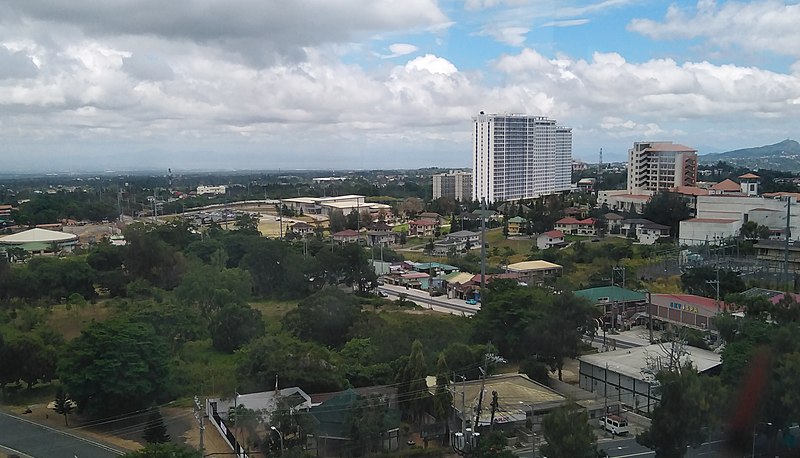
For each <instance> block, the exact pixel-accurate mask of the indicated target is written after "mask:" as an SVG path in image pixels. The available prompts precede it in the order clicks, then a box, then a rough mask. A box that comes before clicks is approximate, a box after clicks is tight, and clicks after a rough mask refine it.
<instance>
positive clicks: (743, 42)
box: [628, 0, 800, 57]
mask: <svg viewBox="0 0 800 458" xmlns="http://www.w3.org/2000/svg"><path fill="white" fill-rule="evenodd" d="M798 23H800V4H786V3H785V2H783V1H778V0H757V1H752V2H747V3H742V2H735V1H728V2H724V3H723V4H722V5H717V2H715V1H714V0H700V1H698V2H697V5H696V7H695V8H694V9H693V10H692V9H683V8H680V7H678V6H676V5H672V6H670V7H669V9H668V10H667V14H666V16H665V18H664V21H663V22H659V21H654V20H651V19H634V20H633V21H631V23H630V24H629V25H628V29H629V30H631V31H633V32H637V33H640V34H642V35H644V36H647V37H650V38H653V39H656V40H687V39H692V38H697V37H704V38H705V39H706V40H708V41H709V42H710V43H712V44H714V45H716V46H719V47H723V48H727V47H732V46H735V47H738V48H742V49H745V50H748V51H751V52H760V51H769V52H773V53H776V54H780V55H789V56H794V57H800V47H798V46H797V44H798V43H800V28H798V27H797V24H798Z"/></svg>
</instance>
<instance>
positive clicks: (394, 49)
mask: <svg viewBox="0 0 800 458" xmlns="http://www.w3.org/2000/svg"><path fill="white" fill-rule="evenodd" d="M418 50H419V48H418V47H416V46H414V45H412V44H408V43H394V44H391V45H389V54H376V55H377V56H378V57H380V58H381V59H393V58H395V57H400V56H405V55H407V54H411V53H413V52H417V51H418Z"/></svg>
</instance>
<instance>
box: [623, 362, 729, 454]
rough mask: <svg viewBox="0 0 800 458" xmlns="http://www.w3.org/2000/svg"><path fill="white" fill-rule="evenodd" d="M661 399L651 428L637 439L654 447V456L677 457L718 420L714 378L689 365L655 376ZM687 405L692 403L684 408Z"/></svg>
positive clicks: (720, 398) (717, 387) (719, 399)
mask: <svg viewBox="0 0 800 458" xmlns="http://www.w3.org/2000/svg"><path fill="white" fill-rule="evenodd" d="M656 378H657V380H658V382H659V384H660V388H659V391H660V394H661V400H660V402H659V405H658V406H657V407H656V408H655V410H654V411H653V418H652V424H651V425H650V428H649V429H648V430H646V431H645V432H643V433H642V434H640V435H639V436H637V437H636V440H637V441H638V442H639V443H641V444H642V445H645V446H647V447H650V448H651V449H653V450H655V452H656V457H657V458H679V457H682V456H684V455H685V454H686V452H687V449H686V447H687V446H691V447H697V446H699V445H700V444H702V443H703V441H704V440H705V439H706V437H707V436H708V431H709V428H711V427H713V426H714V425H716V424H717V423H718V421H719V418H720V417H719V415H720V410H721V407H722V403H723V392H722V388H721V385H720V381H719V379H717V378H712V377H704V376H702V375H699V374H698V373H697V371H696V370H695V369H694V368H693V367H692V366H691V365H687V366H684V367H682V368H681V369H680V370H675V371H662V372H660V373H659V374H658V375H657V376H656ZM686 406H692V408H691V409H687V408H686Z"/></svg>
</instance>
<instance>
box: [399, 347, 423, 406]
mask: <svg viewBox="0 0 800 458" xmlns="http://www.w3.org/2000/svg"><path fill="white" fill-rule="evenodd" d="M427 375H428V366H427V363H426V362H425V355H424V354H423V352H422V342H420V341H419V340H415V341H414V343H412V344H411V354H410V355H409V357H408V362H407V363H406V365H405V367H404V368H403V371H402V372H401V373H400V374H399V377H398V382H399V383H398V387H397V396H398V398H400V399H403V400H404V402H403V404H402V405H401V410H402V411H403V413H404V415H406V416H407V417H408V418H409V419H410V420H411V421H412V422H418V421H420V420H421V418H422V413H423V412H424V411H425V408H426V406H427V403H428V401H429V399H428V391H427V388H428V386H427V384H426V382H425V377H427Z"/></svg>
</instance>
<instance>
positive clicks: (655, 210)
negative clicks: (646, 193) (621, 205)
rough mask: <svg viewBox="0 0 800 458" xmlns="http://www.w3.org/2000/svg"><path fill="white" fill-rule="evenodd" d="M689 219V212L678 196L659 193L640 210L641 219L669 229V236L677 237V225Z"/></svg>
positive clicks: (669, 193)
mask: <svg viewBox="0 0 800 458" xmlns="http://www.w3.org/2000/svg"><path fill="white" fill-rule="evenodd" d="M690 217H691V211H690V210H689V207H688V206H687V205H686V202H684V201H683V200H682V199H681V196H680V195H679V194H676V193H674V192H668V191H661V192H659V193H658V194H655V195H654V196H653V197H651V198H650V201H649V202H647V204H645V206H644V209H643V210H642V218H645V219H649V220H650V221H652V222H654V223H658V224H663V225H665V226H669V227H670V235H672V236H673V237H676V236H677V235H678V227H679V223H680V222H681V221H683V220H686V219H689V218H690Z"/></svg>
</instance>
